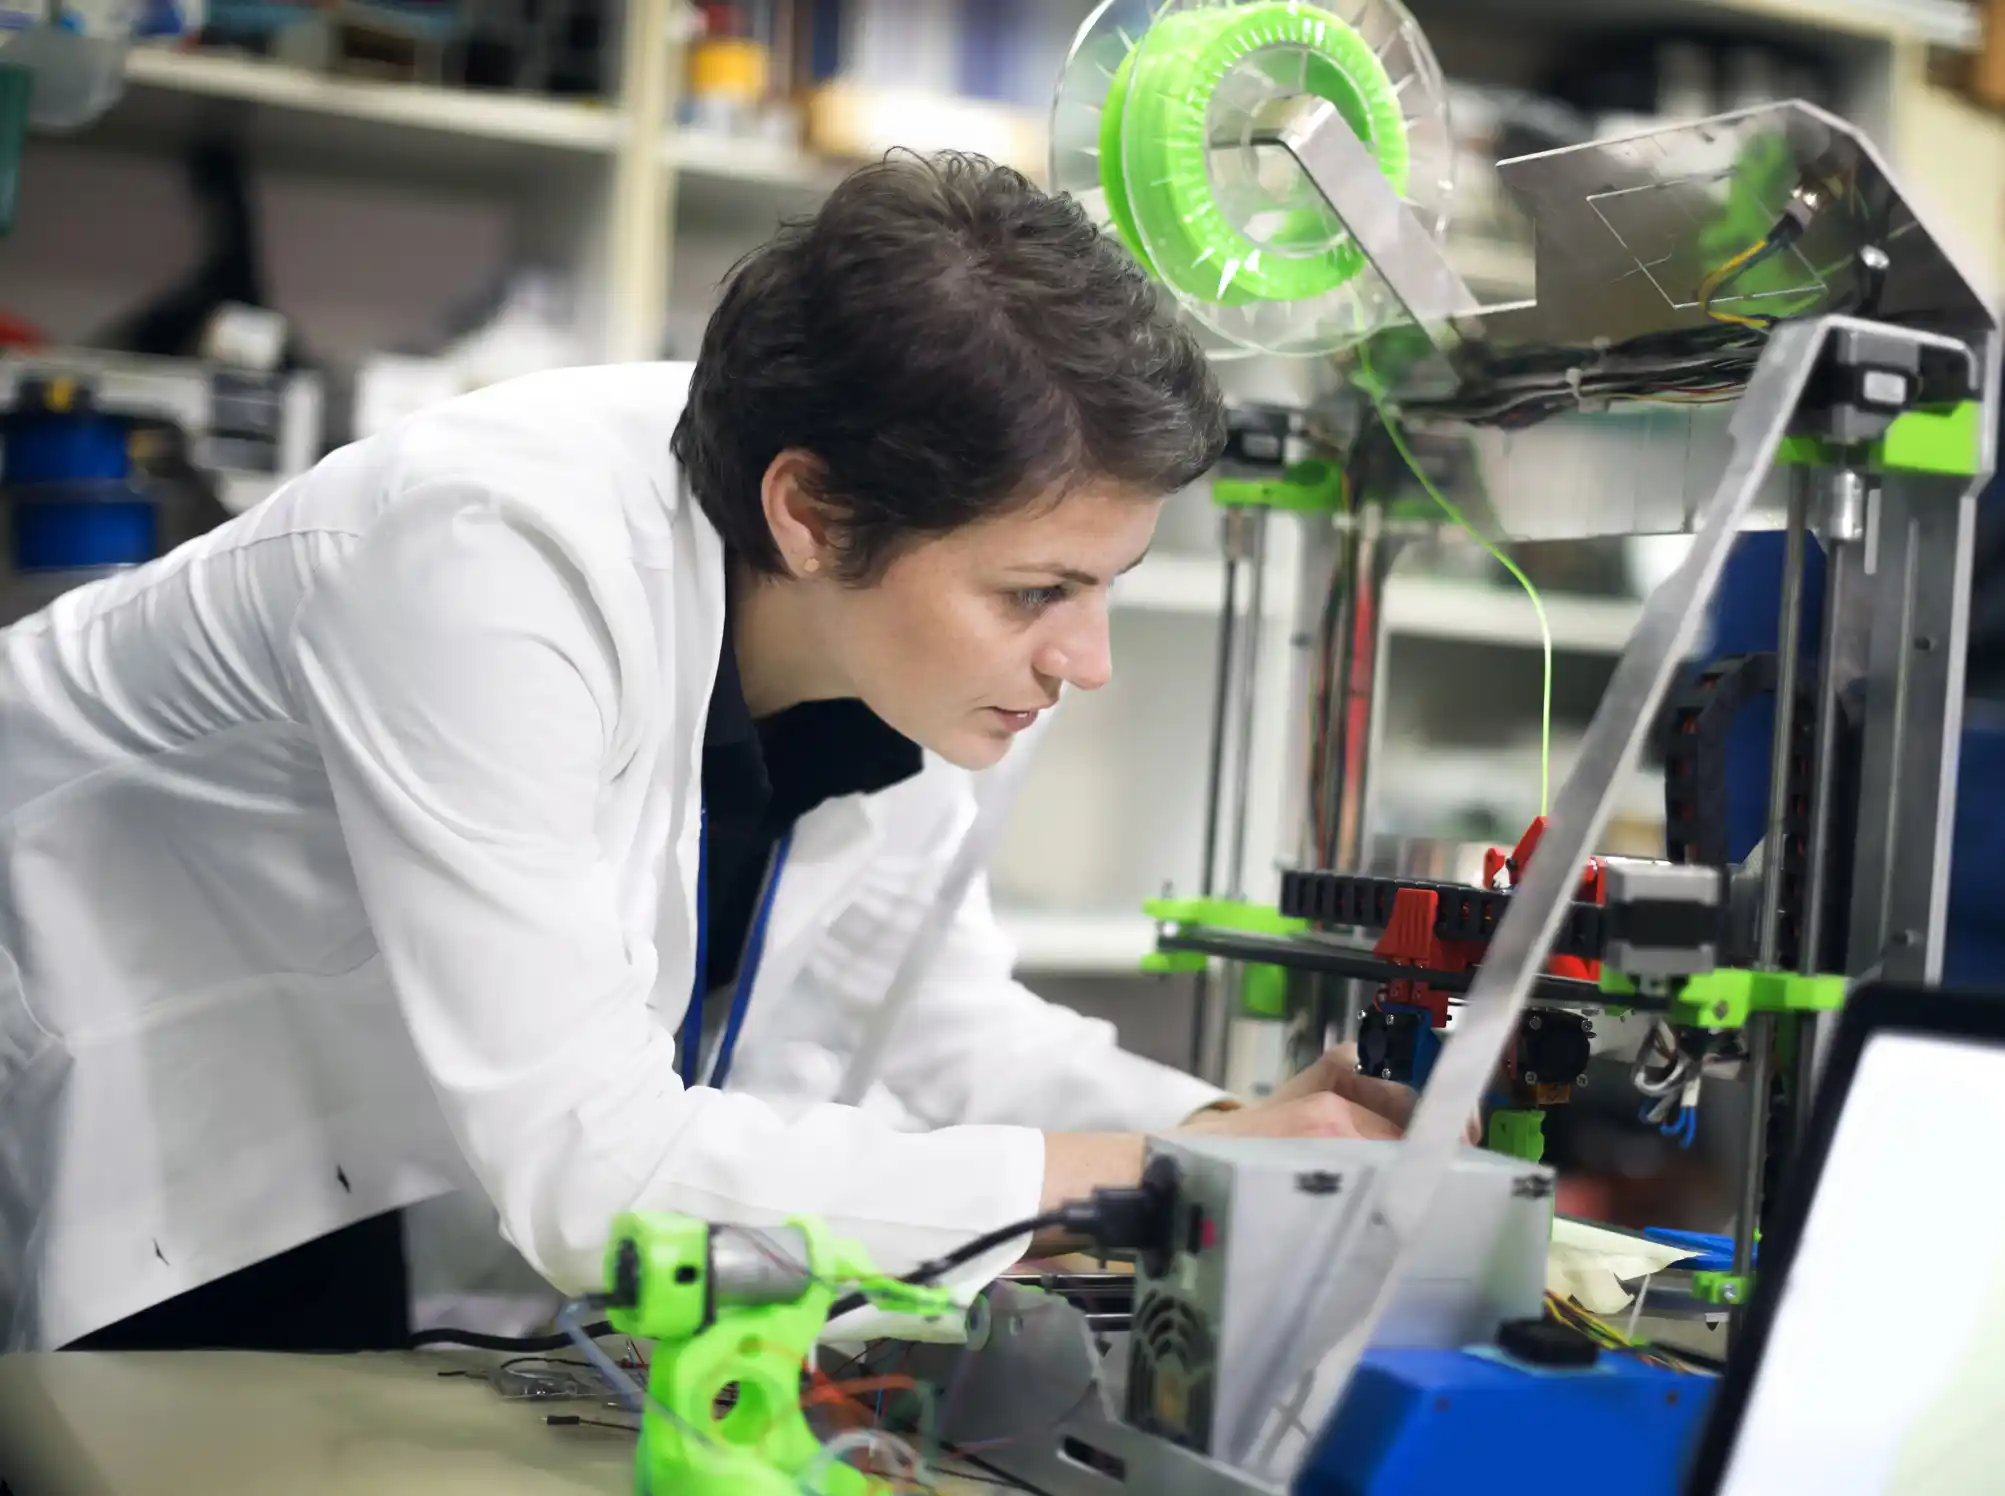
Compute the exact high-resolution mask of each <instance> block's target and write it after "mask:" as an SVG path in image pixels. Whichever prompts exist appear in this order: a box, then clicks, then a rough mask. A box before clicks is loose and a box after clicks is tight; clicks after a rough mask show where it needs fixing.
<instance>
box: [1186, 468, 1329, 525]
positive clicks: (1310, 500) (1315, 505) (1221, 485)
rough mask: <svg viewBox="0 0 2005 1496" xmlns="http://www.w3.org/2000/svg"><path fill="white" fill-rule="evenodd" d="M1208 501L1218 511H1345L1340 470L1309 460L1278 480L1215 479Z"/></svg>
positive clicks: (1290, 469) (1298, 512) (1286, 472)
mask: <svg viewBox="0 0 2005 1496" xmlns="http://www.w3.org/2000/svg"><path fill="white" fill-rule="evenodd" d="M1211 501H1212V503H1214V504H1216V505H1218V506H1219V507H1220V508H1221V509H1281V510H1285V511H1287V512H1288V513H1290V514H1335V513H1337V512H1338V511H1340V510H1341V509H1342V508H1343V507H1344V474H1343V469H1341V468H1340V467H1338V466H1337V465H1336V464H1335V463H1334V462H1324V461H1323V460H1322V459H1321V458H1317V457H1310V458H1306V459H1304V460H1303V461H1301V462H1298V463H1294V464H1293V465H1291V466H1290V467H1289V468H1288V469H1287V470H1286V471H1285V472H1283V473H1282V474H1281V476H1280V477H1278V478H1266V479H1260V478H1216V479H1213V480H1212V485H1211Z"/></svg>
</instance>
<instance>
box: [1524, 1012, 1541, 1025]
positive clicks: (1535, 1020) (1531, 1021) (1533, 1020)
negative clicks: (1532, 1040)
mask: <svg viewBox="0 0 2005 1496" xmlns="http://www.w3.org/2000/svg"><path fill="white" fill-rule="evenodd" d="M1545 1022H1546V1021H1545V1020H1544V1019H1543V1018H1541V1017H1539V1015H1538V1014H1536V1013H1534V1014H1532V1016H1531V1017H1529V1018H1527V1019H1526V1020H1525V1027H1526V1028H1528V1029H1536V1028H1544V1027H1545Z"/></svg>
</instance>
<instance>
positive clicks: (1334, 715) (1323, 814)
mask: <svg viewBox="0 0 2005 1496" xmlns="http://www.w3.org/2000/svg"><path fill="white" fill-rule="evenodd" d="M1363 439H1364V433H1362V432H1361V433H1359V436H1358V438H1357V439H1356V440H1355V441H1353V442H1352V444H1351V448H1350V451H1349V452H1347V453H1346V454H1345V456H1344V464H1343V468H1342V475H1343V478H1342V481H1343V512H1344V514H1345V515H1346V516H1347V517H1355V514H1356V508H1355V505H1354V504H1353V502H1352V499H1353V495H1354V492H1355V490H1354V489H1353V488H1352V486H1351V463H1352V461H1353V460H1354V458H1355V456H1356V452H1357V448H1358V446H1359V445H1360V444H1361V443H1362V442H1363ZM1344 570H1345V568H1344V566H1343V565H1342V564H1341V562H1339V564H1337V565H1336V566H1333V567H1332V568H1331V570H1330V585H1329V590H1328V591H1327V592H1325V594H1324V596H1323V608H1322V614H1321V616H1320V617H1319V618H1318V619H1317V623H1316V650H1315V657H1314V659H1315V663H1314V665H1313V667H1312V672H1311V678H1312V680H1313V681H1314V683H1315V684H1314V698H1313V700H1312V702H1311V704H1310V709H1309V844H1310V849H1311V861H1312V862H1313V864H1314V865H1315V866H1316V867H1330V866H1332V865H1333V864H1334V863H1335V861H1336V856H1337V838H1338V835H1339V831H1340V828H1341V826H1342V824H1343V811H1344V807H1343V802H1342V799H1341V798H1340V796H1339V795H1338V794H1337V793H1336V789H1337V786H1336V785H1334V784H1333V783H1332V782H1331V781H1332V780H1333V779H1334V778H1337V777H1338V776H1337V775H1336V774H1335V773H1333V771H1335V770H1337V769H1338V765H1336V764H1335V763H1333V762H1332V759H1331V755H1332V754H1333V753H1334V751H1335V744H1336V740H1337V729H1338V723H1339V722H1340V721H1342V720H1343V719H1342V718H1340V717H1339V715H1338V714H1339V713H1345V714H1350V720H1349V721H1348V722H1346V723H1345V726H1344V741H1345V742H1347V743H1349V742H1354V741H1355V738H1354V737H1353V736H1352V735H1353V734H1357V733H1361V732H1362V731H1363V730H1364V728H1363V724H1362V723H1361V722H1360V721H1358V720H1357V718H1358V716H1359V715H1361V714H1356V713H1352V701H1351V681H1350V680H1349V679H1346V680H1342V681H1339V680H1337V679H1336V678H1335V677H1336V672H1337V661H1338V659H1339V658H1342V657H1343V656H1342V655H1341V653H1340V651H1339V649H1338V639H1337V635H1338V631H1339V629H1340V628H1342V626H1343V623H1344V597H1345V592H1344ZM1364 622H1365V621H1364V620H1360V619H1358V618H1357V617H1356V616H1353V617H1352V618H1351V620H1350V628H1351V633H1352V637H1353V638H1354V639H1355V638H1359V637H1363V636H1365V635H1366V634H1367V633H1368V628H1367V627H1363V626H1361V625H1362V624H1364ZM1349 659H1350V674H1351V675H1353V676H1354V675H1355V674H1356V672H1357V670H1358V668H1359V662H1358V659H1357V656H1356V653H1355V650H1354V651H1353V652H1352V654H1351V655H1350V656H1349ZM1366 668H1370V667H1369V666H1367V667H1366Z"/></svg>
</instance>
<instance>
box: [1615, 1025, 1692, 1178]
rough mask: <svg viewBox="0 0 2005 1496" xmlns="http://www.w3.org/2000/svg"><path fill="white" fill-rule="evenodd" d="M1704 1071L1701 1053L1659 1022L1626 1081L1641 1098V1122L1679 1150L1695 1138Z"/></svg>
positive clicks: (1653, 1028) (1651, 1028)
mask: <svg viewBox="0 0 2005 1496" xmlns="http://www.w3.org/2000/svg"><path fill="white" fill-rule="evenodd" d="M1704 1070H1705V1055H1704V1053H1703V1051H1700V1052H1694V1051H1693V1050H1691V1049H1689V1048H1687V1047H1686V1045H1685V1043H1684V1042H1683V1041H1682V1040H1681V1039H1680V1037H1679V1035H1678V1032H1677V1030H1676V1029H1674V1028H1672V1027H1671V1026H1670V1025H1669V1024H1668V1023H1665V1022H1664V1021H1663V1020H1662V1019H1658V1020H1657V1021H1656V1022H1655V1023H1653V1024H1651V1025H1650V1032H1649V1034H1648V1036H1646V1037H1645V1039H1644V1040H1643V1043H1642V1045H1641V1047H1639V1048H1638V1049H1637V1051H1636V1063H1635V1064H1634V1065H1632V1066H1631V1067H1630V1070H1629V1080H1630V1084H1632V1085H1634V1086H1635V1087H1636V1089H1637V1090H1639V1091H1641V1092H1642V1093H1643V1095H1644V1098H1645V1100H1644V1102H1643V1107H1642V1110H1641V1111H1639V1112H1638V1113H1637V1117H1638V1119H1639V1120H1640V1121H1643V1122H1648V1123H1650V1124H1652V1125H1653V1126H1655V1127H1656V1129H1657V1130H1658V1131H1659V1132H1660V1133H1662V1134H1663V1135H1664V1136H1665V1137H1667V1138H1675V1139H1676V1140H1677V1143H1678V1146H1679V1147H1681V1148H1689V1147H1691V1146H1692V1143H1693V1141H1694V1139H1695V1138H1696V1137H1697V1135H1698V1122H1699V1083H1700V1081H1701V1079H1702V1078H1703V1075H1704Z"/></svg>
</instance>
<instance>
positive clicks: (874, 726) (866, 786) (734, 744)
mask: <svg viewBox="0 0 2005 1496" xmlns="http://www.w3.org/2000/svg"><path fill="white" fill-rule="evenodd" d="M731 614H732V609H731V607H730V605H729V603H728V602H727V604H726V605H725V612H724V638H723V644H722V647H721V649H720V651H719V654H718V659H717V679H716V683H715V684H714V685H713V686H712V687H711V691H710V711H709V715H708V717H707V719H706V720H705V723H704V728H703V747H704V760H705V764H704V768H705V774H704V779H705V791H706V798H710V795H709V792H710V791H711V789H712V788H713V786H712V785H711V783H710V781H711V779H712V777H713V774H715V775H718V776H719V777H720V778H721V780H722V783H720V784H719V785H717V786H716V788H719V789H723V790H724V791H725V793H726V794H727V795H728V796H729V797H730V798H732V799H734V800H737V801H739V803H740V804H743V803H744V802H745V801H747V800H754V801H764V802H765V807H764V808H766V809H767V810H768V811H769V813H770V814H771V815H773V816H775V817H776V818H777V819H778V820H779V821H780V823H781V824H782V825H791V824H792V823H793V822H794V821H795V820H797V819H799V818H800V817H801V816H804V815H806V814H807V813H808V812H809V811H811V810H813V809H814V808H815V807H816V806H817V805H820V804H821V803H822V802H823V801H824V800H832V799H835V798H837V797H838V796H841V795H868V794H874V793H875V792H877V791H878V790H884V789H889V788H890V787H891V786H892V785H894V784H899V783H901V782H903V781H904V780H907V779H910V778H911V777H912V776H913V775H915V774H917V773H918V772H919V770H920V769H921V767H922V766H923V763H924V755H923V754H922V753H921V751H920V748H919V745H918V744H917V743H914V742H913V741H912V740H911V739H910V738H907V737H905V736H904V735H903V734H902V733H899V732H897V731H896V730H895V729H893V728H892V727H891V726H890V725H889V724H888V723H886V722H885V721H884V720H883V719H882V718H881V717H879V716H878V715H877V714H876V713H875V712H873V711H871V710H870V708H869V707H867V706H865V705H864V704H863V703H862V702H861V701H858V700H856V699H855V698H853V697H845V698H841V699H838V700H832V701H804V702H801V703H800V704H799V705H798V706H793V707H789V708H787V710H785V711H783V712H776V713H774V714H773V715H772V716H770V717H766V718H763V719H757V718H754V717H753V715H752V709H751V708H750V707H749V706H748V705H747V704H746V702H745V690H744V684H743V681H742V680H741V678H740V676H739V674H738V656H737V649H736V645H735V640H734V635H733V632H732V627H731V623H732V618H731ZM713 759H716V760H718V762H716V763H714V764H713V762H712V760H713Z"/></svg>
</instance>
